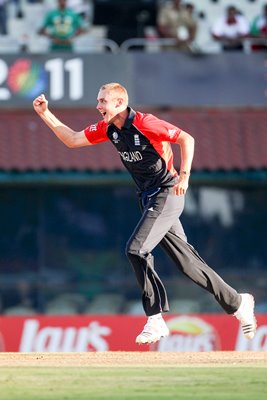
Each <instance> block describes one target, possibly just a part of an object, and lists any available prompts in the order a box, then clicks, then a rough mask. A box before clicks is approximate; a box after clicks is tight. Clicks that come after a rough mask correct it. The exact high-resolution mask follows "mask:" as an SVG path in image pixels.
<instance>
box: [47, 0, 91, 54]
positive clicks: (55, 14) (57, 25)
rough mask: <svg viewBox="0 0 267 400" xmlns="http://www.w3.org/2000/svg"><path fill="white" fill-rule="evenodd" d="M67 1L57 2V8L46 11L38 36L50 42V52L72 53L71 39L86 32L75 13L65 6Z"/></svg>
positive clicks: (60, 0) (59, 0)
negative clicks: (42, 36) (44, 37)
mask: <svg viewBox="0 0 267 400" xmlns="http://www.w3.org/2000/svg"><path fill="white" fill-rule="evenodd" d="M66 2H67V0H58V8H56V9H54V10H51V11H48V13H47V15H46V16H45V20H44V23H43V26H42V28H41V29H40V31H39V34H40V35H45V36H47V37H48V38H49V39H50V40H51V47H50V48H51V50H52V51H72V50H73V39H74V38H75V37H77V36H78V35H81V34H82V33H85V32H86V29H85V26H84V23H83V21H82V19H81V17H80V15H78V14H77V13H75V12H74V11H73V10H72V9H71V8H68V7H67V6H66Z"/></svg>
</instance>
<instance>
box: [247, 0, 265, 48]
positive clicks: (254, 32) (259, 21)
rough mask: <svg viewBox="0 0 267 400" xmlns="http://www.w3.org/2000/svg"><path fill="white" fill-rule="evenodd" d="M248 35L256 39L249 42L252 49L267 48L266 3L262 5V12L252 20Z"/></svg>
mask: <svg viewBox="0 0 267 400" xmlns="http://www.w3.org/2000/svg"><path fill="white" fill-rule="evenodd" d="M250 35H251V37H252V38H255V39H257V40H255V43H253V42H252V44H251V49H252V50H253V51H255V50H266V49H267V3H266V4H264V5H263V7H262V13H261V14H259V15H258V16H257V17H256V18H255V19H254V20H253V21H252V24H251V27H250Z"/></svg>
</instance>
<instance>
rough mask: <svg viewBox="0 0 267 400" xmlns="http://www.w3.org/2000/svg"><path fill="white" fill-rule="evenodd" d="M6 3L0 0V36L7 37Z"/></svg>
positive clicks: (5, 0)
mask: <svg viewBox="0 0 267 400" xmlns="http://www.w3.org/2000/svg"><path fill="white" fill-rule="evenodd" d="M7 1H8V0H0V35H7Z"/></svg>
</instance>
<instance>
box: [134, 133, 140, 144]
mask: <svg viewBox="0 0 267 400" xmlns="http://www.w3.org/2000/svg"><path fill="white" fill-rule="evenodd" d="M134 145H135V146H140V137H139V135H134Z"/></svg>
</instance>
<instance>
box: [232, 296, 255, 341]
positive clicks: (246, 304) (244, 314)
mask: <svg viewBox="0 0 267 400" xmlns="http://www.w3.org/2000/svg"><path fill="white" fill-rule="evenodd" d="M241 297H242V300H241V304H240V306H239V309H238V310H237V311H236V312H235V313H234V316H235V317H236V318H237V319H238V320H239V321H240V323H241V327H242V330H243V333H244V335H245V337H246V338H247V339H253V338H254V336H255V333H256V329H257V321H256V318H255V315H254V303H255V302H254V297H253V296H252V295H251V294H248V293H241Z"/></svg>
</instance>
